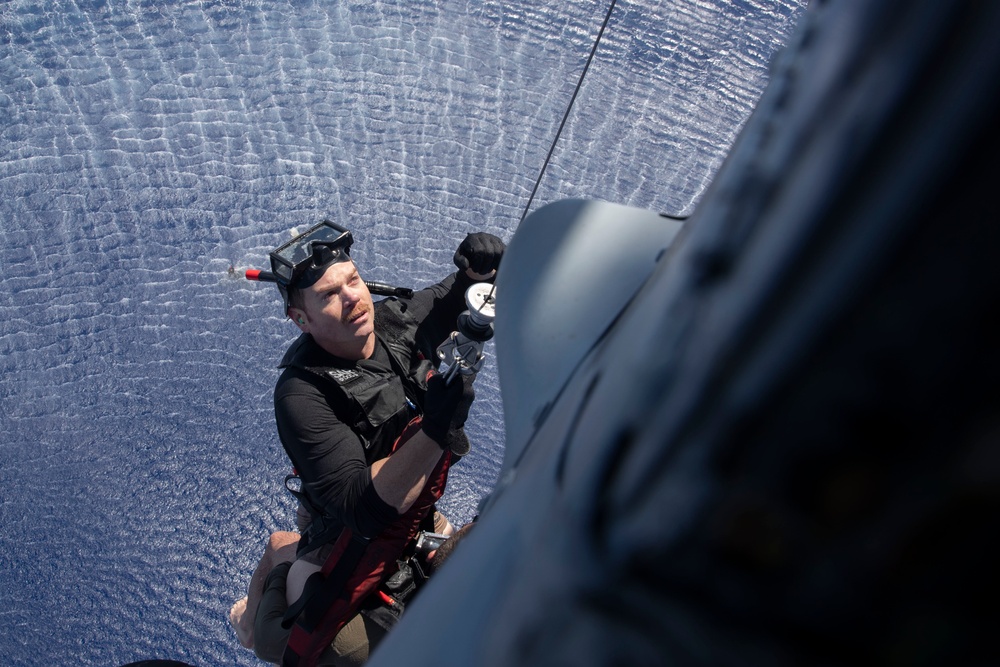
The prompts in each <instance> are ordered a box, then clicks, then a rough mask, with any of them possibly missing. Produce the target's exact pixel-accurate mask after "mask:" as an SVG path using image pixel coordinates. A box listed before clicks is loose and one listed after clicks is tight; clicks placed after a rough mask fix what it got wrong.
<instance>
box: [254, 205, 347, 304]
mask: <svg viewBox="0 0 1000 667" xmlns="http://www.w3.org/2000/svg"><path fill="white" fill-rule="evenodd" d="M353 243H354V237H353V236H352V235H351V232H349V231H348V230H347V229H346V228H344V227H341V226H340V225H338V224H336V223H333V222H330V221H329V220H324V221H322V222H320V223H319V224H317V225H315V226H313V227H311V228H310V229H308V230H306V231H305V232H303V233H302V234H299V235H298V236H296V237H295V238H293V239H292V240H291V241H289V242H288V243H286V244H284V245H282V246H280V247H279V248H277V249H276V250H273V251H272V252H271V271H272V272H273V273H274V275H275V277H276V278H277V279H278V282H279V284H283V285H284V286H285V287H286V289H287V288H288V287H308V286H309V285H311V284H313V283H314V282H316V280H318V279H319V277H320V276H322V275H323V270H325V269H326V268H327V267H328V266H330V265H331V264H335V263H337V262H344V261H347V260H349V259H350V250H351V245H352V244H353Z"/></svg>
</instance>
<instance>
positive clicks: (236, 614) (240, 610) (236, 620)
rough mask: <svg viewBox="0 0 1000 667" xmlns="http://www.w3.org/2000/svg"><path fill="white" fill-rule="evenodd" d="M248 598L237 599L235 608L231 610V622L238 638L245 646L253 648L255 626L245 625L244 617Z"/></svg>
mask: <svg viewBox="0 0 1000 667" xmlns="http://www.w3.org/2000/svg"><path fill="white" fill-rule="evenodd" d="M246 611H247V599H246V598H243V599H242V600H237V601H236V604H234V605H233V608H232V609H230V610H229V624H230V625H232V626H233V630H235V631H236V638H237V639H239V640H240V644H241V645H242V646H243V648H253V628H252V627H249V628H245V627H243V619H244V617H245V616H246Z"/></svg>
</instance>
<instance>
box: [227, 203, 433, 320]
mask: <svg viewBox="0 0 1000 667" xmlns="http://www.w3.org/2000/svg"><path fill="white" fill-rule="evenodd" d="M353 244H354V236H353V235H351V232H349V231H348V230H347V228H346V227H341V226H340V225H338V224H337V223H335V222H330V221H329V220H324V221H323V222H321V223H319V224H318V225H314V226H313V227H310V228H309V229H307V230H306V231H305V232H303V233H302V234H299V235H298V236H296V237H295V238H293V239H292V240H291V241H289V242H288V243H285V244H284V245H282V246H279V247H277V248H275V249H274V250H272V251H271V253H270V257H271V270H270V271H260V270H258V269H247V272H246V278H247V280H259V281H262V282H269V283H277V285H278V291H279V292H281V299H282V301H284V304H285V314H286V315H287V314H288V306H289V303H288V291H289V290H290V289H292V288H304V287H309V286H311V285H313V284H315V282H316V281H317V280H319V279H320V278H322V277H323V274H324V273H326V270H327V269H328V268H329V267H330V265H332V264H336V263H337V262H349V261H351V245H353ZM365 285H367V286H368V289H369V291H371V293H372V294H378V295H381V296H392V297H402V298H405V299H408V298H410V297H412V296H413V290H412V289H410V288H408V287H393V286H392V285H387V284H385V283H379V282H372V281H368V280H366V281H365Z"/></svg>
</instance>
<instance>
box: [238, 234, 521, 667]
mask: <svg viewBox="0 0 1000 667" xmlns="http://www.w3.org/2000/svg"><path fill="white" fill-rule="evenodd" d="M352 242H353V239H352V236H351V234H350V232H348V231H347V230H346V229H344V228H343V227H340V226H338V225H335V224H334V223H331V222H329V221H323V222H322V223H320V224H319V225H316V226H315V227H313V228H312V229H310V230H309V231H307V232H305V233H304V234H302V235H300V236H298V237H296V238H295V239H293V240H292V241H290V242H289V243H287V244H285V245H283V246H281V247H280V248H278V249H276V250H275V251H274V252H272V253H271V266H272V271H273V272H272V273H271V274H265V273H262V272H248V275H247V277H248V278H252V279H258V280H269V281H274V282H276V283H277V284H278V288H279V291H280V292H281V295H282V298H283V300H284V305H285V312H286V314H287V315H288V316H289V317H290V318H291V319H292V321H293V322H294V323H295V324H296V326H298V327H299V329H300V330H301V331H302V335H300V336H299V338H298V339H297V340H296V341H295V342H294V343H293V344H292V345H291V346H290V347H289V349H288V351H287V352H286V354H285V356H284V358H283V359H282V362H281V365H280V366H281V368H283V369H284V370H283V372H282V374H281V376H280V378H279V379H278V382H277V385H276V387H275V391H274V406H275V419H276V421H277V427H278V434H279V436H280V438H281V442H282V445H283V446H284V448H285V451H286V453H287V454H288V457H289V459H290V460H291V462H292V465H293V466H294V468H295V470H296V472H297V474H298V475H299V477H300V478H301V489H300V490H298V491H294V490H293V492H295V493H296V495H297V496H298V497H299V500H300V508H299V529H300V532H301V534H302V537H301V539H298V536H297V535H296V534H294V533H276V534H275V535H273V536H272V538H271V541H270V543H269V545H268V549H267V551H266V552H265V556H264V558H262V561H261V565H260V566H259V567H258V568H257V571H256V572H255V573H254V576H253V579H252V580H251V585H250V594H249V599H248V601H247V603H246V609H245V610H242V609H237V608H234V615H233V617H232V620H233V623H234V626H235V627H236V629H237V633H238V634H239V635H240V640H241V642H242V643H243V644H244V645H245V646H248V647H253V648H254V650H255V652H256V653H257V655H258V657H260V658H262V659H264V660H268V661H271V662H277V658H278V657H279V656H281V655H282V651H284V662H283V664H289V665H291V664H312V663H314V662H315V661H316V660H321V663H322V664H354V665H356V664H361V663H362V662H364V660H365V659H367V656H368V653H369V651H370V649H371V648H373V647H374V644H375V643H376V642H377V641H378V639H380V638H381V636H382V634H383V633H384V631H385V629H386V627H385V626H386V625H388V624H386V623H379V622H377V621H374V620H372V619H373V618H376V617H377V615H375V614H363V613H357V612H358V611H364V610H366V609H367V608H368V607H370V606H376V605H375V602H373V601H377V600H379V599H384V598H385V594H384V592H378V593H376V591H377V589H378V586H379V585H380V584H382V583H384V582H385V580H386V579H387V578H388V577H389V576H390V575H392V574H393V573H394V571H395V569H396V562H397V560H399V559H400V558H404V557H408V556H409V555H411V554H412V552H413V549H414V538H415V536H416V534H417V533H418V532H419V531H420V530H421V529H423V530H426V531H432V532H437V533H446V534H447V533H450V532H451V531H452V527H451V525H450V523H448V522H447V519H444V517H443V516H441V515H440V514H438V513H437V512H436V511H435V510H434V502H435V501H436V500H437V499H438V498H440V496H441V494H442V493H443V490H444V484H445V481H446V478H447V470H448V466H449V465H450V463H451V462H453V461H454V460H455V459H456V458H457V457H460V456H462V455H464V454H466V453H467V452H468V450H469V443H468V439H467V438H466V437H465V434H464V432H463V430H462V426H463V425H464V422H465V419H466V417H467V415H468V410H469V407H470V405H471V402H472V400H473V397H474V394H473V391H472V379H473V376H472V375H464V374H463V375H458V376H456V377H455V378H454V380H455V381H452V382H446V381H445V379H444V377H442V376H441V375H439V374H437V373H436V370H435V369H436V366H437V363H438V356H437V354H436V348H437V346H438V344H440V343H441V342H442V341H445V340H446V339H447V338H448V337H449V335H450V334H451V332H452V331H453V329H454V328H455V323H456V320H457V318H458V316H459V315H460V314H462V312H463V311H464V310H465V307H466V301H465V293H466V290H467V289H468V288H469V287H470V286H471V285H472V284H473V283H475V282H481V281H492V279H493V278H494V276H495V275H496V269H497V267H498V266H499V264H500V260H501V258H502V256H503V251H504V244H503V242H502V241H501V240H500V239H499V238H497V237H496V236H493V235H491V234H486V233H476V234H470V235H469V236H467V237H466V239H465V240H464V241H463V242H462V244H461V245H460V246H459V248H458V251H457V252H456V253H455V264H456V265H457V266H458V268H459V271H458V272H457V273H454V274H452V275H450V276H448V277H447V278H445V279H444V280H442V281H441V282H439V283H437V284H436V285H433V286H431V287H429V288H426V289H424V290H420V291H418V292H416V293H413V294H412V295H410V296H401V297H397V296H393V297H391V298H388V299H385V300H382V301H379V302H378V303H374V302H373V300H372V296H371V292H370V290H369V287H368V285H367V284H366V283H365V282H364V281H363V280H362V279H361V277H360V276H359V274H358V271H357V268H356V267H355V265H354V263H353V261H352V260H351V258H350V255H349V251H350V247H351V244H352ZM396 292H397V293H405V292H406V291H405V290H396ZM286 483H287V480H286ZM435 518H437V520H436V521H435ZM435 524H436V525H435ZM296 543H297V547H294V548H296V552H297V553H296V556H295V562H294V564H292V566H291V568H290V570H288V571H287V572H288V573H287V599H288V602H289V604H291V608H290V609H289V610H288V613H287V614H285V624H284V625H285V630H286V632H285V633H284V634H283V635H281V633H278V634H279V635H280V636H278V637H274V635H275V634H276V633H274V632H273V625H272V626H270V628H269V629H268V630H267V631H266V632H262V631H261V630H260V623H259V622H258V623H257V631H256V636H255V633H254V632H252V631H251V628H253V627H254V619H255V617H256V616H257V603H258V601H259V598H260V593H261V590H262V589H263V582H264V579H265V578H266V577H267V576H268V573H269V572H268V570H269V569H270V568H271V567H273V566H274V565H276V564H277V563H279V562H281V561H287V560H289V559H290V557H291V550H292V548H293V545H295V544H296ZM285 571H286V569H285V568H279V570H276V574H283V573H284V572H285ZM318 573H319V574H318ZM388 601H389V602H390V604H392V603H394V601H393V600H388ZM261 614H264V610H263V609H261ZM383 616H384V615H383ZM259 620H260V619H258V621H259ZM293 623H294V627H292V624H293ZM345 624H346V627H345ZM289 628H291V633H290V638H289V637H288V636H289V633H288V629H289ZM262 634H266V635H267V637H263V636H261V635H262ZM334 636H336V640H335V641H333V645H332V646H330V642H331V640H332V639H333V638H334ZM286 638H287V647H286V646H285V645H284V642H285V640H286ZM324 651H325V652H324ZM321 652H322V653H323V655H322V658H320V656H319V654H320V653H321Z"/></svg>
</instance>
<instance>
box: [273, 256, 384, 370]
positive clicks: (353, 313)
mask: <svg viewBox="0 0 1000 667" xmlns="http://www.w3.org/2000/svg"><path fill="white" fill-rule="evenodd" d="M302 301H303V306H304V308H302V309H301V310H300V309H298V308H292V309H291V315H292V319H293V321H295V322H296V323H298V325H299V328H300V329H302V330H303V331H306V332H308V333H310V334H312V336H313V338H315V339H316V342H317V343H319V344H320V346H322V347H323V348H324V349H326V350H327V351H328V352H331V353H332V354H335V355H337V356H339V357H343V358H346V359H360V358H365V357H366V356H367V355H366V354H365V348H366V347H368V346H369V344H370V343H371V342H372V341H374V337H373V334H374V332H375V326H374V325H375V322H374V316H375V311H374V307H373V304H372V295H371V292H369V291H368V286H367V285H365V283H364V281H363V280H361V276H360V275H358V270H357V267H355V266H354V262H338V263H336V264H331V265H330V267H329V268H328V269H327V270H326V272H325V273H324V274H323V277H322V278H320V279H319V280H317V281H316V283H315V284H313V285H312V286H311V287H308V288H306V289H304V290H302ZM300 319H301V320H302V321H301V322H300V321H299V320H300ZM367 352H368V354H370V349H369V350H368V351H367Z"/></svg>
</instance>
